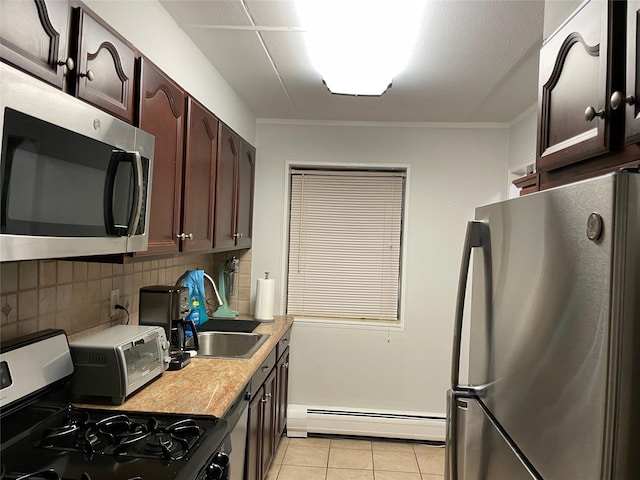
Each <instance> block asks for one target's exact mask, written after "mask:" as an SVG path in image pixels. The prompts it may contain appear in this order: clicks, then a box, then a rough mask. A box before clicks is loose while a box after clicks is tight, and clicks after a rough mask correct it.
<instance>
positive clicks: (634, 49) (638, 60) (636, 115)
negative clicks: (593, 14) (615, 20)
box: [611, 0, 640, 143]
mask: <svg viewBox="0 0 640 480" xmlns="http://www.w3.org/2000/svg"><path fill="white" fill-rule="evenodd" d="M639 23H640V0H628V1H627V82H626V86H627V89H626V93H625V92H624V91H623V92H620V94H621V95H620V97H621V99H622V102H623V103H622V104H621V105H620V107H621V108H624V110H625V138H626V142H627V143H636V142H640V71H639V70H638V69H639V68H640V45H639V44H640V37H639V36H638V35H640V31H639V30H638V24H639ZM614 95H615V94H614ZM621 99H617V101H620V100H621ZM614 106H615V103H614V98H613V97H612V99H611V108H614Z"/></svg>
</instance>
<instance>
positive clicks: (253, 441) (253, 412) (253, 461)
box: [245, 387, 264, 480]
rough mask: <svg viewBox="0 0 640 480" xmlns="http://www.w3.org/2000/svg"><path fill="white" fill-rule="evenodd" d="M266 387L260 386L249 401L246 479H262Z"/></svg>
mask: <svg viewBox="0 0 640 480" xmlns="http://www.w3.org/2000/svg"><path fill="white" fill-rule="evenodd" d="M263 397H264V388H262V387H261V388H259V389H258V391H257V392H256V394H255V395H254V397H253V398H252V399H251V401H250V402H249V419H248V420H247V425H248V427H247V429H248V432H247V446H246V454H245V462H246V468H245V472H246V476H245V477H246V478H245V480H261V475H262V423H263V416H264V408H263V405H264V402H263Z"/></svg>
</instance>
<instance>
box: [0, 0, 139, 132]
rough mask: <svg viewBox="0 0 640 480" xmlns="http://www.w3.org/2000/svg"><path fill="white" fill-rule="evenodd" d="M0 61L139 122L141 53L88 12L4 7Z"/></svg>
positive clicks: (44, 0)
mask: <svg viewBox="0 0 640 480" xmlns="http://www.w3.org/2000/svg"><path fill="white" fill-rule="evenodd" d="M0 14H1V16H0V19H1V20H0V55H1V56H2V58H3V59H4V60H5V61H6V62H8V63H11V64H13V65H14V66H16V67H18V68H20V69H22V70H25V71H26V72H28V73H30V74H32V75H34V76H36V77H38V78H40V79H42V80H44V81H46V82H48V83H50V84H52V85H54V86H55V87H58V88H60V89H62V90H65V91H67V92H69V93H70V94H72V95H75V96H77V97H78V98H81V99H82V100H85V101H86V102H89V103H91V104H93V105H95V106H96V107H98V108H100V109H102V110H104V111H106V112H108V113H110V114H112V115H114V116H116V117H118V118H120V119H122V120H124V121H126V122H128V123H133V122H134V102H135V99H134V94H135V88H136V81H135V58H136V50H135V49H134V48H133V47H132V46H131V45H129V44H128V43H127V42H126V41H125V40H124V39H123V38H122V37H120V36H119V35H118V34H117V33H116V32H115V31H113V30H112V29H111V28H110V27H109V26H108V25H107V24H106V23H104V22H103V21H102V20H100V19H98V18H97V17H95V16H93V15H92V14H90V13H89V11H88V10H87V9H85V8H84V7H77V8H71V7H70V2H68V1H64V0H60V1H59V0H22V1H15V0H8V1H4V0H3V1H1V2H0Z"/></svg>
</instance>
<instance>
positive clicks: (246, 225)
mask: <svg viewBox="0 0 640 480" xmlns="http://www.w3.org/2000/svg"><path fill="white" fill-rule="evenodd" d="M255 166H256V149H255V148H254V147H252V146H251V145H249V143H248V142H246V141H242V149H241V155H240V159H239V162H238V176H237V178H238V193H237V205H238V208H237V212H236V232H235V233H236V234H237V236H236V246H237V247H238V248H251V237H252V229H253V184H254V179H255Z"/></svg>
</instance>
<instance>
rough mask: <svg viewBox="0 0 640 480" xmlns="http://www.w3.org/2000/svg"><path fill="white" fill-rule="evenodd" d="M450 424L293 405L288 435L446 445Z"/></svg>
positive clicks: (439, 418) (426, 417)
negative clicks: (388, 439)
mask: <svg viewBox="0 0 640 480" xmlns="http://www.w3.org/2000/svg"><path fill="white" fill-rule="evenodd" d="M445 429H446V421H445V417H444V416H441V415H431V414H420V413H413V412H377V411H373V410H365V409H358V410H355V409H354V410H343V409H336V408H321V407H310V406H307V405H291V404H290V405H289V407H288V409H287V435H288V436H289V437H306V436H307V435H308V434H309V433H322V434H328V435H347V436H366V437H384V438H401V439H411V440H430V441H444V439H445Z"/></svg>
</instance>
